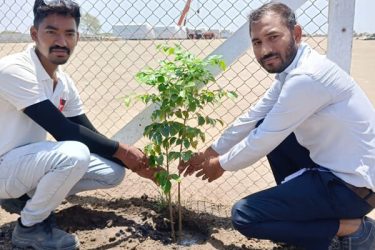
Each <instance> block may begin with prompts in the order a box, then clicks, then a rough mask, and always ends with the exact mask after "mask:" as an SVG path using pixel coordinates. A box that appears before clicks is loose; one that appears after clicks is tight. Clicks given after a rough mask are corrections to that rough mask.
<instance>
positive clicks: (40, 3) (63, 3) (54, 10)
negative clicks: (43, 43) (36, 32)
mask: <svg viewBox="0 0 375 250" xmlns="http://www.w3.org/2000/svg"><path fill="white" fill-rule="evenodd" d="M33 12H34V26H35V27H36V28H38V27H39V24H40V23H41V22H42V21H43V20H44V19H45V18H46V17H47V16H49V15H52V14H58V15H63V16H71V17H73V18H74V20H75V21H76V24H77V28H78V26H79V22H80V19H81V12H80V8H79V5H78V4H77V3H76V2H74V1H72V0H60V1H59V2H58V3H51V4H48V2H47V4H46V2H45V1H44V0H35V3H34V8H33Z"/></svg>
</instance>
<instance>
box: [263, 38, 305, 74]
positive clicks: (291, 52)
mask: <svg viewBox="0 0 375 250" xmlns="http://www.w3.org/2000/svg"><path fill="white" fill-rule="evenodd" d="M297 51H298V47H297V45H296V43H295V41H294V39H293V37H291V39H290V42H289V44H288V47H287V49H286V53H285V61H284V59H283V58H282V57H281V55H280V54H279V53H270V54H268V55H265V56H263V57H262V58H261V59H260V60H259V63H260V65H261V66H262V67H263V68H264V69H265V70H266V71H267V72H268V73H271V74H273V73H281V72H283V71H284V70H285V69H286V68H287V67H288V66H289V65H290V64H291V63H292V62H293V60H294V58H295V57H296V54H297ZM272 56H278V57H279V58H280V60H281V64H280V66H279V67H277V68H273V69H267V68H266V67H265V66H264V63H263V61H264V60H265V59H267V58H269V57H272Z"/></svg>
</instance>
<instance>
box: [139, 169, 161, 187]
mask: <svg viewBox="0 0 375 250" xmlns="http://www.w3.org/2000/svg"><path fill="white" fill-rule="evenodd" d="M162 170H164V169H163V168H161V167H146V168H142V169H140V170H138V171H136V172H135V173H136V174H137V175H139V176H141V177H142V178H146V179H150V180H152V181H153V182H154V183H155V184H157V185H158V183H157V182H156V173H158V172H159V171H162Z"/></svg>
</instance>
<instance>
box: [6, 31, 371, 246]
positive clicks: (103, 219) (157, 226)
mask: <svg viewBox="0 0 375 250" xmlns="http://www.w3.org/2000/svg"><path fill="white" fill-rule="evenodd" d="M221 42H222V41H220V40H215V41H197V42H195V43H193V42H192V41H183V42H182V44H183V46H184V47H185V48H188V49H190V50H191V51H192V52H194V53H196V54H199V55H201V56H205V55H207V54H209V53H210V52H211V51H212V50H214V48H216V47H217V46H218V45H219V44H220V43H221ZM308 42H309V43H310V44H311V45H312V46H313V47H316V46H320V47H321V48H325V47H326V42H325V40H324V39H322V38H314V39H308ZM24 46H25V45H24V44H12V45H10V44H0V56H3V55H5V54H8V53H9V52H10V51H20V50H21V49H22V48H23V47H24ZM154 48H155V46H154V44H153V43H152V42H151V41H142V42H140V41H122V42H114V43H113V42H101V43H96V42H81V43H80V45H79V47H78V48H77V49H76V52H75V55H74V57H73V58H72V60H71V62H70V63H69V65H67V66H66V70H67V71H68V72H70V74H71V75H72V78H73V79H74V80H75V81H76V82H77V86H78V88H79V89H80V91H81V93H82V98H83V99H84V102H85V105H86V107H87V113H88V115H89V116H90V118H91V119H92V120H93V122H94V124H95V126H97V127H98V128H99V130H100V131H101V132H102V133H103V134H106V135H108V136H112V135H113V134H114V133H116V132H117V131H118V130H119V129H120V128H121V127H122V126H123V125H124V124H126V123H127V122H128V121H130V120H131V119H132V118H133V117H134V116H135V115H136V114H137V113H138V112H139V111H141V110H142V109H143V108H144V106H142V105H140V104H136V105H133V106H132V107H131V108H130V109H126V108H125V107H124V106H123V99H122V97H123V96H124V95H127V94H130V93H134V92H137V93H139V92H144V91H147V89H144V88H143V87H140V86H139V85H138V84H137V83H136V82H135V81H134V79H133V76H134V75H135V73H136V72H138V71H139V70H140V69H141V68H143V67H144V66H145V65H146V64H147V65H155V61H156V59H158V58H159V59H160V58H161V56H160V55H159V54H157V53H156V52H153V51H154ZM319 50H323V49H319ZM352 56H353V58H352V69H351V74H352V76H353V78H354V79H356V80H357V82H358V84H359V85H360V86H361V87H362V88H363V89H364V90H365V92H366V93H367V94H368V96H369V98H370V100H371V101H372V103H374V104H375V85H374V84H373V83H375V77H374V74H373V73H372V72H371V69H374V68H375V41H363V40H354V44H353V54H352ZM135 58H137V59H135ZM253 60H254V59H253V56H252V52H251V51H249V52H248V53H246V54H245V55H243V56H242V57H241V58H240V59H239V60H238V62H236V63H235V64H234V65H232V66H231V67H230V68H229V69H228V70H227V71H226V72H225V73H224V74H222V75H220V76H219V78H218V83H219V84H220V85H221V86H224V87H225V88H227V89H232V90H236V91H237V92H238V93H239V94H240V97H239V98H238V99H237V100H236V101H232V100H228V101H225V102H224V103H223V104H222V105H221V106H220V107H218V108H215V109H207V110H205V111H204V112H205V113H207V114H212V115H214V116H217V117H221V118H222V119H223V120H224V121H225V123H226V124H229V123H231V122H232V121H233V119H234V118H235V117H236V116H238V115H239V114H240V113H242V112H243V111H244V110H246V109H247V108H248V107H249V106H250V105H251V104H252V103H253V102H254V101H256V100H257V99H258V98H259V96H261V95H262V94H263V93H264V91H265V89H266V88H267V87H268V86H269V84H270V83H271V78H270V77H269V76H267V74H265V73H264V71H262V70H260V68H259V66H258V64H257V63H256V62H254V61H253ZM220 130H221V128H208V129H207V135H208V136H207V138H208V141H207V144H208V143H210V141H211V140H212V139H213V138H215V137H216V136H217V135H218V134H219V133H220ZM144 144H145V140H140V141H139V142H138V143H137V146H140V147H141V146H143V145H144ZM204 146H205V145H202V147H204ZM272 185H274V182H273V178H272V175H271V173H270V171H269V169H268V167H267V163H266V162H265V161H264V160H261V161H260V162H258V163H257V164H255V165H254V166H252V167H250V168H247V169H246V170H243V171H239V172H236V173H226V174H225V175H224V176H223V177H222V178H221V179H219V180H217V181H215V182H214V183H211V184H206V183H203V182H202V181H199V180H197V179H195V178H194V177H188V178H186V179H184V181H183V182H182V190H183V199H182V200H183V205H184V208H185V211H184V215H185V216H184V225H185V231H186V235H187V236H186V238H185V242H184V244H180V245H178V244H172V243H171V239H170V237H169V232H168V231H167V230H166V226H165V223H166V220H167V219H166V218H167V216H166V214H165V211H164V210H163V209H162V207H163V206H162V205H161V204H160V201H161V198H160V194H159V192H158V190H157V188H156V187H155V186H154V185H153V184H152V183H150V182H149V181H147V180H142V179H139V178H138V177H137V176H136V175H134V174H131V173H129V174H128V175H127V177H126V179H125V180H124V182H123V183H122V184H121V185H120V186H118V187H116V188H114V189H110V190H97V191H91V192H85V193H82V194H80V195H79V196H74V197H70V198H69V199H67V201H66V202H64V204H63V205H61V206H60V207H59V208H58V211H57V221H58V224H59V225H60V226H61V227H62V228H63V229H65V230H68V231H69V232H73V233H75V234H77V235H78V236H79V238H80V240H81V249H203V250H205V249H274V248H279V249H286V248H285V247H281V246H278V245H276V244H274V243H271V242H268V241H258V240H247V239H245V238H244V237H242V236H241V235H239V234H238V233H236V232H235V231H233V229H232V228H231V226H230V220H229V218H228V217H229V211H230V207H231V204H233V202H234V201H236V200H238V199H239V198H241V197H243V196H245V195H247V194H250V193H253V192H255V191H258V190H260V189H264V188H266V187H270V186H272ZM17 217H18V215H15V214H9V213H7V212H6V211H4V210H2V209H0V249H12V248H11V245H10V236H11V231H12V228H13V227H14V222H15V220H16V219H17ZM189 239H190V240H189Z"/></svg>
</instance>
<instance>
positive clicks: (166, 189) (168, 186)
mask: <svg viewBox="0 0 375 250" xmlns="http://www.w3.org/2000/svg"><path fill="white" fill-rule="evenodd" d="M171 188H172V183H171V181H170V180H165V181H163V183H161V189H162V190H163V192H164V193H165V194H168V193H169V192H170V191H171Z"/></svg>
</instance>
